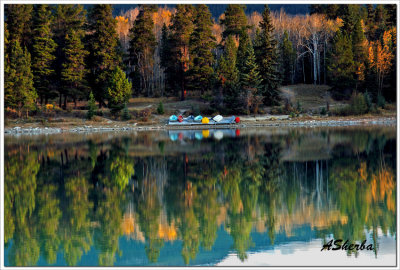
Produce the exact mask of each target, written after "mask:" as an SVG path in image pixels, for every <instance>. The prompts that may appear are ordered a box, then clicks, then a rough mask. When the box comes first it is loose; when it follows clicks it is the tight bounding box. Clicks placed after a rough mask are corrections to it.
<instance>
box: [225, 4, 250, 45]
mask: <svg viewBox="0 0 400 270" xmlns="http://www.w3.org/2000/svg"><path fill="white" fill-rule="evenodd" d="M245 8H246V6H245V5H228V7H227V8H226V10H225V12H224V15H225V17H224V18H223V19H221V24H222V25H223V26H224V28H225V30H224V32H223V33H222V36H223V38H224V39H225V38H226V37H228V36H230V35H234V36H235V37H236V38H238V37H239V36H240V35H241V34H242V33H243V31H245V30H246V29H247V28H248V26H247V17H246V14H245V13H244V10H245Z"/></svg>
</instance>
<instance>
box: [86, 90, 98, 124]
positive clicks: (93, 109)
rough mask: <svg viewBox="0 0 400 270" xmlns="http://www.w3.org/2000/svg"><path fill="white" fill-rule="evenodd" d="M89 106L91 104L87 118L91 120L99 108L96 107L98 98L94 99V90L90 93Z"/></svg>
mask: <svg viewBox="0 0 400 270" xmlns="http://www.w3.org/2000/svg"><path fill="white" fill-rule="evenodd" d="M88 106H89V109H88V112H87V115H86V117H87V119H89V120H90V119H92V118H93V116H94V115H95V114H96V110H97V108H96V100H95V99H94V95H93V92H92V91H90V94H89V102H88Z"/></svg>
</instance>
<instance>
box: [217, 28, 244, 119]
mask: <svg viewBox="0 0 400 270" xmlns="http://www.w3.org/2000/svg"><path fill="white" fill-rule="evenodd" d="M236 60H237V48H236V45H235V40H234V37H233V35H231V36H228V37H227V38H226V42H225V48H224V53H223V55H222V56H221V58H220V59H219V61H218V68H217V73H218V78H219V83H220V87H219V93H217V94H216V100H215V101H214V103H215V104H216V106H218V107H221V108H224V109H226V110H228V111H232V112H233V111H235V110H238V109H239V107H240V101H239V97H240V96H239V95H240V87H239V85H238V83H239V71H238V69H237V65H236Z"/></svg>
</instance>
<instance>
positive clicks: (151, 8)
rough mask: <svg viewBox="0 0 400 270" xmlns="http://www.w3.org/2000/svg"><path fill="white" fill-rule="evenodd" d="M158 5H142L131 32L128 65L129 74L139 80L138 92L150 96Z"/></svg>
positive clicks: (133, 78)
mask: <svg viewBox="0 0 400 270" xmlns="http://www.w3.org/2000/svg"><path fill="white" fill-rule="evenodd" d="M155 11H156V5H140V10H139V15H138V16H137V18H136V20H135V22H134V23H133V26H132V28H131V29H130V34H129V38H130V41H129V50H128V51H129V54H128V65H129V67H130V70H131V72H130V74H129V76H130V77H131V78H132V80H134V81H137V82H138V84H137V85H136V87H137V89H136V91H137V93H138V94H139V93H142V92H144V93H146V95H147V96H150V95H151V94H152V93H150V91H151V89H152V86H151V79H152V72H153V65H154V51H155V47H156V45H157V42H156V37H155V35H154V32H153V28H154V22H153V13H154V12H155Z"/></svg>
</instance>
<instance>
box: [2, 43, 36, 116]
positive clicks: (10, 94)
mask: <svg viewBox="0 0 400 270" xmlns="http://www.w3.org/2000/svg"><path fill="white" fill-rule="evenodd" d="M9 46H10V55H9V56H8V61H7V62H5V65H6V67H5V72H4V105H5V107H10V108H14V109H17V111H18V114H19V116H21V113H22V112H23V111H25V112H26V114H27V115H28V111H29V110H31V109H33V107H34V105H35V100H36V98H37V94H36V91H35V88H34V87H33V74H32V72H31V56H30V54H29V52H28V50H27V49H26V48H25V50H22V48H21V46H20V44H19V41H18V40H14V41H12V42H11V44H9Z"/></svg>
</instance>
